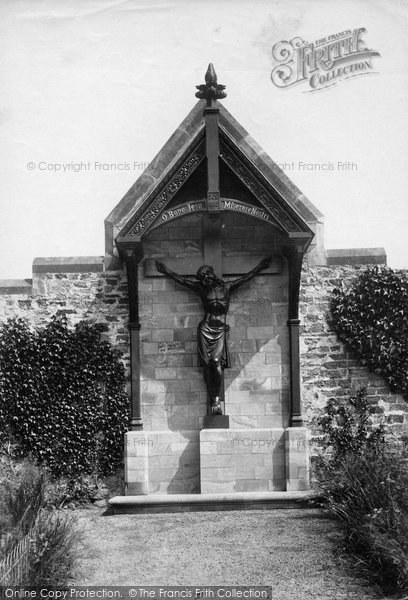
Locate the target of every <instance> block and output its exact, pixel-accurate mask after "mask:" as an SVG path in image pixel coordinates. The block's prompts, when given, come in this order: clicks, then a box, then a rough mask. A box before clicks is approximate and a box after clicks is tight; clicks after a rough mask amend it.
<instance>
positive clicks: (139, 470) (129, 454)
mask: <svg viewBox="0 0 408 600" xmlns="http://www.w3.org/2000/svg"><path fill="white" fill-rule="evenodd" d="M125 484H126V495H148V494H194V493H195V494H197V493H199V492H200V452H199V438H198V431H128V432H127V433H126V434H125Z"/></svg>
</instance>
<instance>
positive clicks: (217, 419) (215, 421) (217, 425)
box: [203, 415, 229, 429]
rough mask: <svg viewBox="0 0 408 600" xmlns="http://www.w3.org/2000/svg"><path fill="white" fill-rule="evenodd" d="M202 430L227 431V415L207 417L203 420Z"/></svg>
mask: <svg viewBox="0 0 408 600" xmlns="http://www.w3.org/2000/svg"><path fill="white" fill-rule="evenodd" d="M203 427H204V429H229V416H228V415H207V416H206V417H204V419H203Z"/></svg>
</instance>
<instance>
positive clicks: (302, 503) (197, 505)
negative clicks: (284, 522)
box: [109, 490, 318, 514]
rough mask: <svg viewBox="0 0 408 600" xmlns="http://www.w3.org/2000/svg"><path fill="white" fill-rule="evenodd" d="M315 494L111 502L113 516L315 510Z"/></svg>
mask: <svg viewBox="0 0 408 600" xmlns="http://www.w3.org/2000/svg"><path fill="white" fill-rule="evenodd" d="M317 498H318V495H317V493H316V492H315V491H312V490H307V491H293V492H234V493H227V494H225V493H224V494H223V493H220V494H152V495H147V496H115V497H114V498H110V500H109V509H110V511H111V512H113V514H121V513H127V514H129V513H160V512H184V511H189V512H191V511H204V510H252V509H268V508H285V509H287V508H313V504H312V501H313V500H317Z"/></svg>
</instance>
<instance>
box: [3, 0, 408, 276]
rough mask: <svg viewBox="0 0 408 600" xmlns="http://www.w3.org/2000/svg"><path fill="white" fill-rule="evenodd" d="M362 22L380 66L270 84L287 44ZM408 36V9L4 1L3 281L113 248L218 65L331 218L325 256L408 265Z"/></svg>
mask: <svg viewBox="0 0 408 600" xmlns="http://www.w3.org/2000/svg"><path fill="white" fill-rule="evenodd" d="M361 27H363V28H365V29H366V32H365V33H364V35H363V39H364V42H365V45H366V46H367V47H368V48H370V49H372V50H375V51H377V52H378V53H379V54H380V56H376V57H373V58H372V65H373V69H372V71H371V72H367V73H365V74H362V75H359V76H356V77H349V78H347V79H343V80H340V81H338V82H336V85H331V86H329V87H327V88H326V89H316V90H314V91H312V88H311V86H310V84H309V82H308V80H307V79H306V80H304V81H301V82H299V83H297V84H296V85H292V86H287V87H277V86H276V85H275V84H274V83H273V82H272V79H271V72H272V70H273V69H274V67H276V66H277V61H276V60H275V59H274V57H273V55H272V48H273V47H274V46H275V45H276V44H277V43H279V42H281V41H290V40H292V39H294V38H296V37H299V38H301V39H302V40H305V41H307V42H316V41H318V40H321V39H322V38H327V37H328V36H330V35H334V34H337V33H339V32H343V31H346V30H355V29H358V28H361ZM407 30H408V1H407V0H382V1H379V0H377V1H376V0H354V1H350V2H349V1H347V0H340V1H339V0H308V1H301V0H297V1H296V0H285V1H283V0H268V1H266V0H253V1H249V0H248V1H246V2H240V1H237V0H217V1H212V0H205V1H204V0H183V1H181V0H180V1H176V0H175V1H171V2H168V1H165V0H162V1H160V0H158V1H155V0H153V1H148V0H145V1H142V0H127V1H126V0H123V1H122V0H116V1H108V0H71V1H70V0H66V1H63V2H61V1H60V2H58V1H56V0H53V1H51V0H37V1H36V2H32V1H29V0H2V1H1V2H0V56H1V57H2V58H1V62H0V82H1V86H0V124H1V135H0V157H1V165H2V167H3V168H2V176H1V178H0V192H1V193H0V210H1V219H0V279H7V278H29V277H30V276H31V265H32V261H33V259H34V257H46V256H97V255H102V254H104V226H103V221H104V219H105V218H106V217H107V215H108V214H109V213H110V211H111V210H112V209H113V208H114V206H115V205H116V204H117V203H118V202H119V201H120V199H121V198H122V197H123V195H124V194H125V193H126V192H127V190H128V189H129V188H130V187H131V185H132V184H133V183H134V181H135V180H136V179H137V177H138V176H139V175H140V174H141V172H142V170H143V169H144V168H145V167H146V166H147V164H148V163H149V161H151V160H152V158H153V157H154V156H155V155H156V153H157V152H158V151H159V150H160V148H161V147H162V146H163V144H164V143H165V142H166V140H167V139H168V138H169V137H170V135H171V134H172V132H173V131H174V130H175V129H176V128H177V126H178V125H179V123H180V122H181V121H182V120H183V118H184V117H185V116H186V114H187V113H188V112H189V111H190V109H191V108H192V107H193V106H194V104H195V102H196V98H195V97H194V93H195V91H196V90H195V86H196V85H198V84H200V83H202V82H203V81H204V73H205V71H206V69H207V66H208V63H209V62H212V63H213V64H214V66H215V69H216V72H217V74H218V82H219V83H222V84H224V85H226V91H227V94H228V96H227V98H226V99H225V100H224V101H223V103H224V105H225V107H226V108H227V109H228V110H229V111H230V112H231V113H232V114H233V115H234V117H235V118H236V119H237V120H238V121H239V122H240V123H241V124H242V125H243V126H244V127H245V129H246V130H247V131H248V132H249V133H250V134H251V135H252V137H253V138H255V140H256V141H257V142H258V143H259V144H260V146H261V147H263V149H264V150H265V151H266V152H267V153H268V154H269V155H270V156H271V157H272V159H273V160H274V161H275V162H277V163H278V164H280V165H281V166H282V167H283V168H284V169H285V172H286V174H287V175H288V176H289V177H290V178H291V179H292V180H293V181H294V183H295V184H296V185H297V186H298V187H299V188H300V189H301V190H302V191H303V193H304V194H305V195H306V196H307V197H308V198H309V200H311V202H312V203H313V204H314V205H315V206H316V207H317V208H318V209H319V210H320V211H321V212H322V213H323V214H324V215H325V223H326V225H325V239H326V247H327V248H351V247H384V248H385V249H386V252H387V256H388V264H389V265H390V266H391V267H394V268H408V235H407V231H408V203H407V189H408V169H407V157H408V110H407V97H408V35H407V32H408V31H407ZM340 79H341V78H340ZM330 165H332V166H331V167H330ZM345 165H348V166H347V167H346V166H345ZM127 166H128V168H127Z"/></svg>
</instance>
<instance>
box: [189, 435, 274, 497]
mask: <svg viewBox="0 0 408 600" xmlns="http://www.w3.org/2000/svg"><path fill="white" fill-rule="evenodd" d="M200 478H201V493H202V494H209V493H231V492H272V491H284V490H285V436H284V429H282V428H274V429H203V430H202V431H201V432H200Z"/></svg>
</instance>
